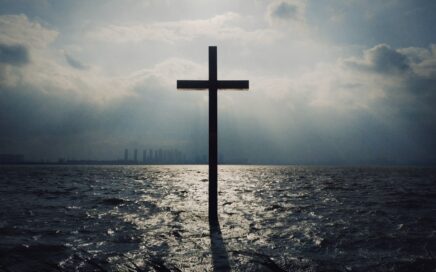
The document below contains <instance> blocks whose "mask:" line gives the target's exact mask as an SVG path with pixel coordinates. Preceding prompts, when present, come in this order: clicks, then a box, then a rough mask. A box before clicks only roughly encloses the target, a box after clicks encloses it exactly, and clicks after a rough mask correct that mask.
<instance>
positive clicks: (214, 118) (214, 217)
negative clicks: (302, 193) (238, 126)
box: [209, 46, 218, 222]
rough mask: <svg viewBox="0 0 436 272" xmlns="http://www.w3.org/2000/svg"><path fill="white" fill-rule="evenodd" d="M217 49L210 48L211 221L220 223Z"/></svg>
mask: <svg viewBox="0 0 436 272" xmlns="http://www.w3.org/2000/svg"><path fill="white" fill-rule="evenodd" d="M217 66H218V65H217V49H216V47H212V46H211V47H209V221H210V222H218V101H217V100H218V94H217V92H218V88H217V77H218V75H217V73H218V71H217V70H218V67H217Z"/></svg>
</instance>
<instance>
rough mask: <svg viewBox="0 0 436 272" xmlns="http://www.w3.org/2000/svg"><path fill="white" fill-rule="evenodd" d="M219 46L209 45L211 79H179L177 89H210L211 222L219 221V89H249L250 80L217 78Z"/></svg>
mask: <svg viewBox="0 0 436 272" xmlns="http://www.w3.org/2000/svg"><path fill="white" fill-rule="evenodd" d="M217 77H218V76H217V48H216V46H209V80H177V89H190V90H204V89H209V222H218V124H217V119H218V106H217V91H218V89H224V90H228V89H248V80H218V79H217Z"/></svg>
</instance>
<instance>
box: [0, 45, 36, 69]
mask: <svg viewBox="0 0 436 272" xmlns="http://www.w3.org/2000/svg"><path fill="white" fill-rule="evenodd" d="M28 62H29V53H28V50H27V48H26V47H25V46H23V45H20V44H15V45H8V44H0V63H5V64H11V65H23V64H26V63H28Z"/></svg>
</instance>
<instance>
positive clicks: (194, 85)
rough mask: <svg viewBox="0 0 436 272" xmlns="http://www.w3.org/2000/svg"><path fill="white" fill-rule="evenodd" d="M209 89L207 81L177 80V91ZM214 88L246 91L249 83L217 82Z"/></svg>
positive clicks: (242, 81)
mask: <svg viewBox="0 0 436 272" xmlns="http://www.w3.org/2000/svg"><path fill="white" fill-rule="evenodd" d="M210 87H212V86H210V81H209V80H177V89H190V90H205V89H209V88H210ZM216 87H217V89H222V90H231V89H233V90H235V89H238V90H248V88H249V83H248V80H218V81H217V82H216Z"/></svg>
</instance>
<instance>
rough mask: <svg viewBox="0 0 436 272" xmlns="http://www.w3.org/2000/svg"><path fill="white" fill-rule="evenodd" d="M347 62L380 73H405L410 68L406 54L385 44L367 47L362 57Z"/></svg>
mask: <svg viewBox="0 0 436 272" xmlns="http://www.w3.org/2000/svg"><path fill="white" fill-rule="evenodd" d="M347 63H348V64H349V65H351V66H353V67H355V68H360V69H365V70H368V71H373V72H375V73H381V74H392V73H405V72H407V71H409V70H410V63H409V59H408V58H407V56H406V55H404V54H402V53H401V52H399V51H397V50H395V49H393V48H391V47H390V46H389V45H387V44H379V45H377V46H375V47H373V48H371V49H368V50H366V51H365V53H364V58H363V59H356V60H352V59H351V60H349V61H347Z"/></svg>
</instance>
